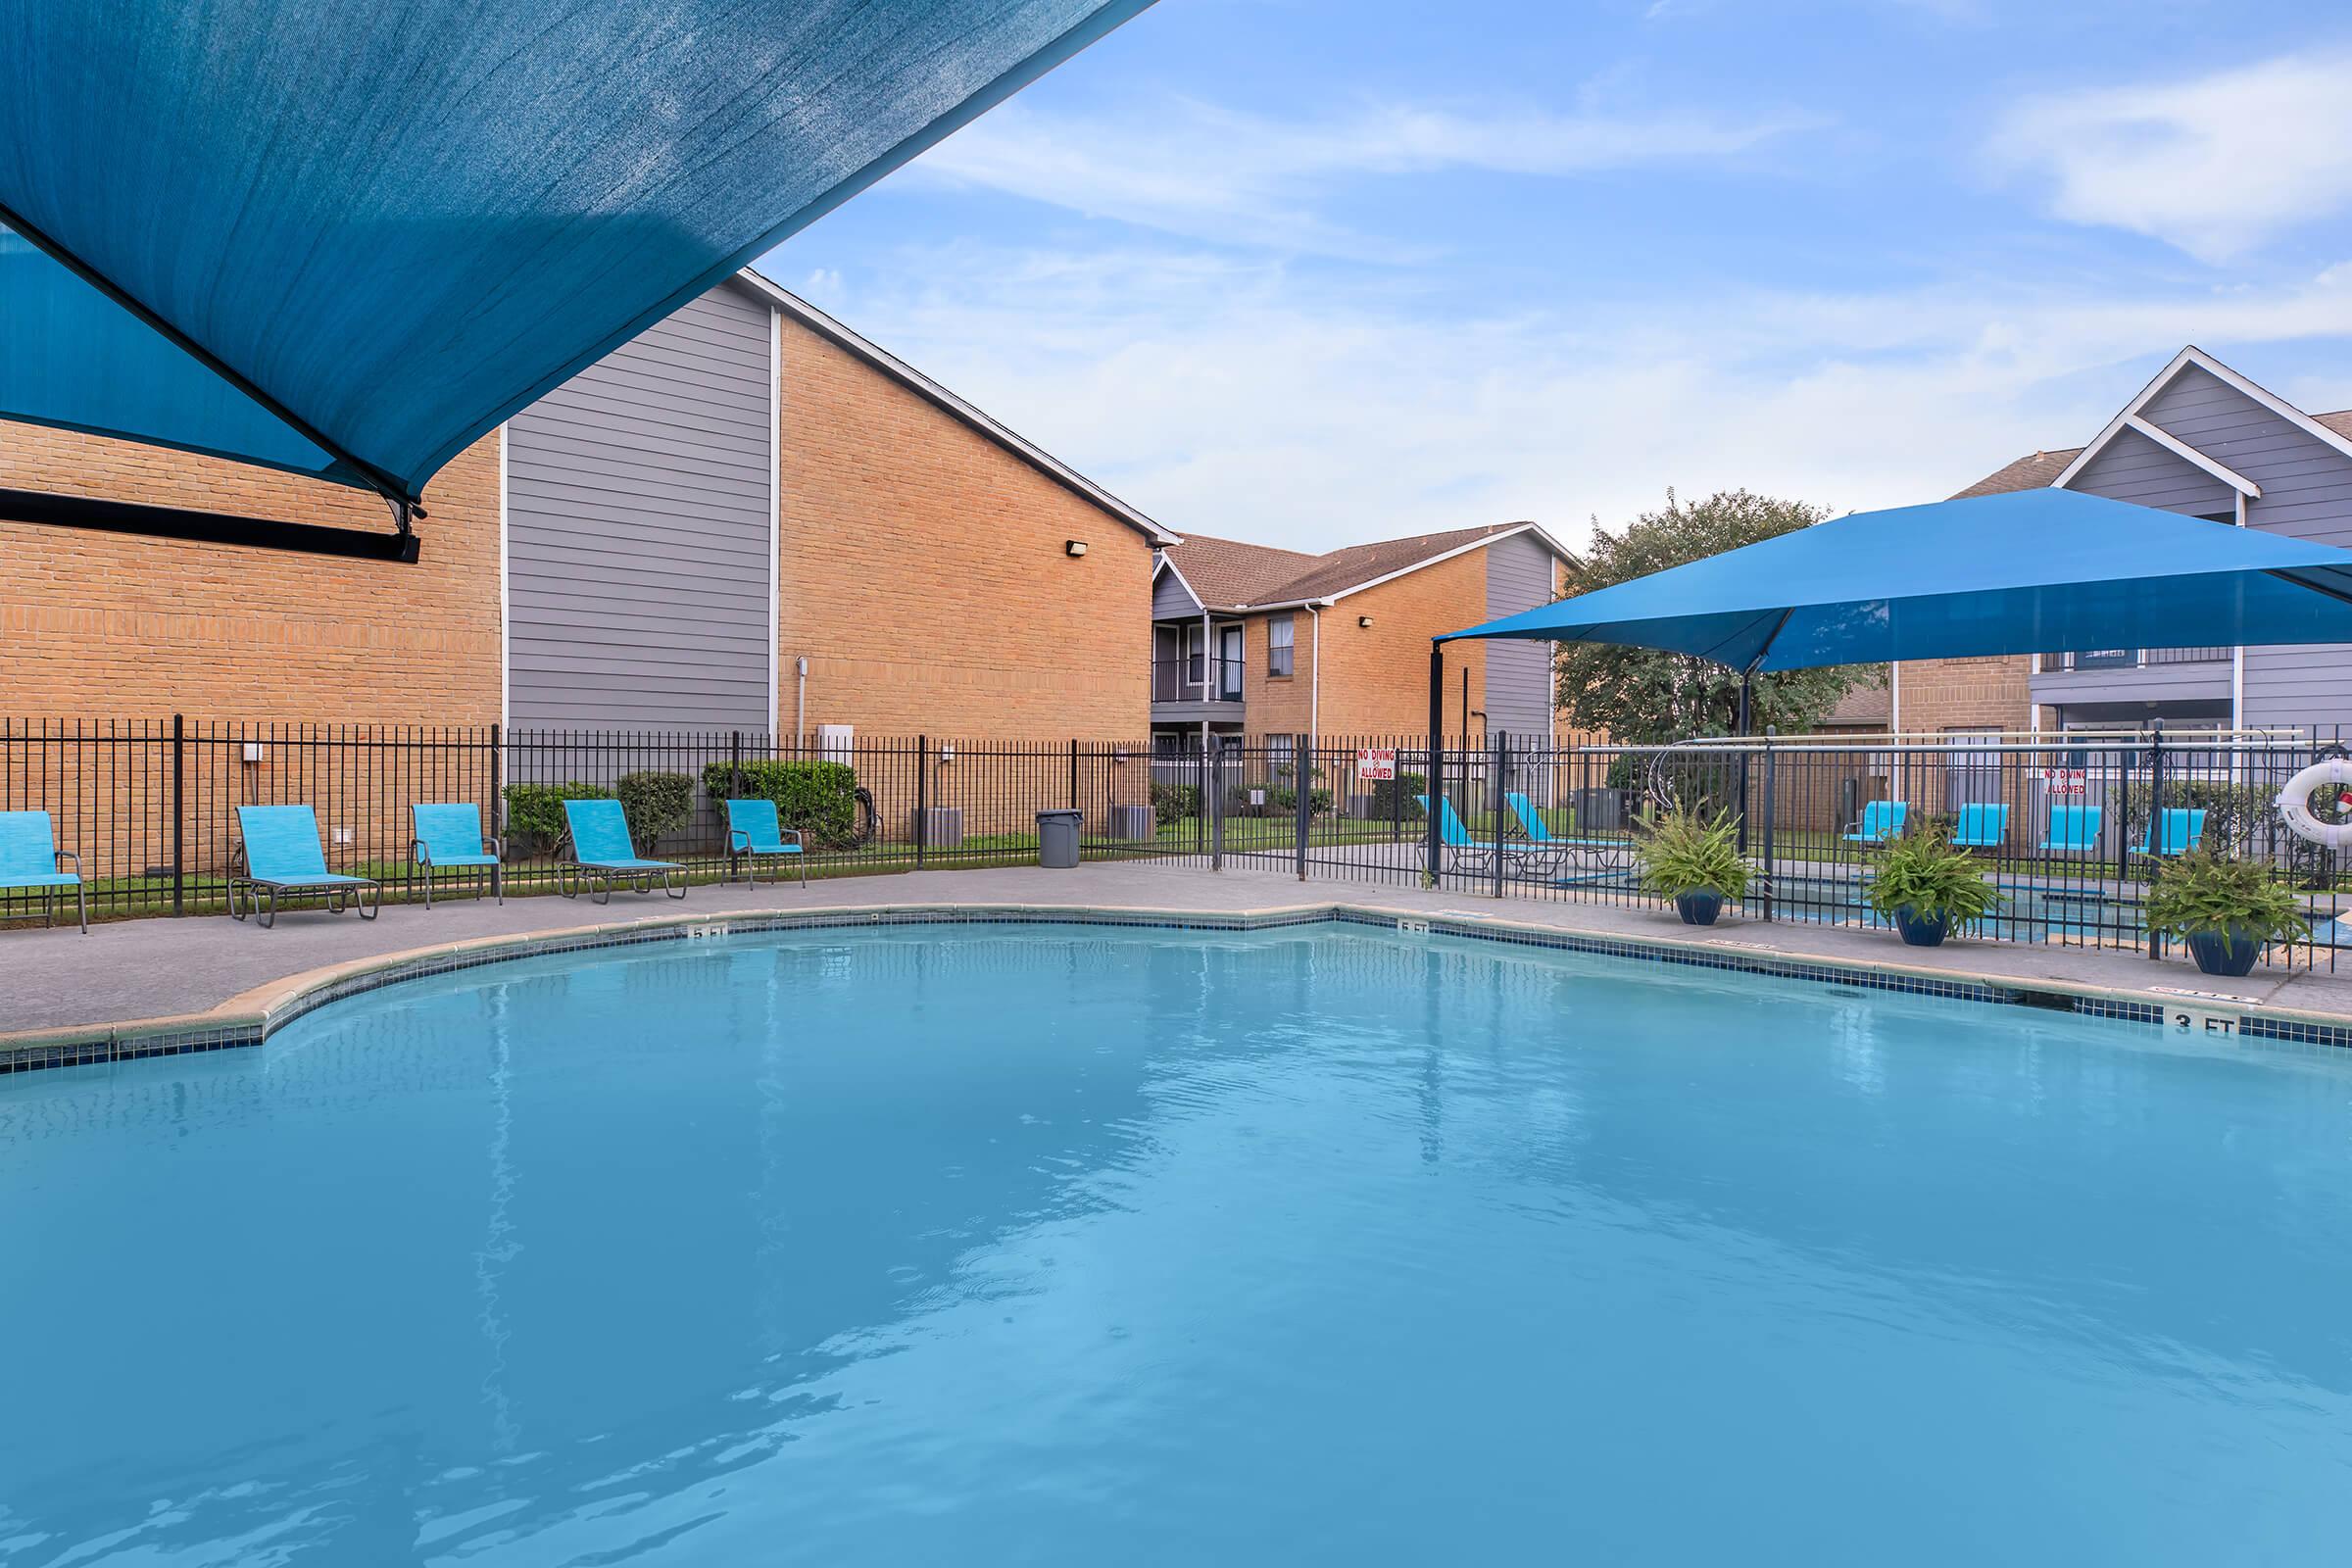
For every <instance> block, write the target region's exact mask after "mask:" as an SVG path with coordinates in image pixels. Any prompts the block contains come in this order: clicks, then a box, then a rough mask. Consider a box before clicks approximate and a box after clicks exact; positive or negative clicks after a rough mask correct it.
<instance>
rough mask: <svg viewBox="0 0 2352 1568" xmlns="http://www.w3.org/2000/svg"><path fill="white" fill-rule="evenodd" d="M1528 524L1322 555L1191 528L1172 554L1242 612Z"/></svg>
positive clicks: (1194, 579)
mask: <svg viewBox="0 0 2352 1568" xmlns="http://www.w3.org/2000/svg"><path fill="white" fill-rule="evenodd" d="M1526 526H1527V524H1526V523H1523V522H1495V523H1488V524H1486V525H1485V526H1483V527H1477V528H1449V529H1447V530H1446V531H1445V532H1443V533H1417V534H1413V535H1411V536H1410V537H1408V538H1404V539H1383V540H1379V541H1378V542H1376V543H1373V544H1364V545H1348V546H1345V547H1343V548H1341V549H1338V550H1334V551H1332V552H1330V553H1329V554H1327V555H1321V556H1310V555H1305V554H1302V553H1300V552H1299V551H1296V550H1273V549H1269V548H1267V547H1266V546H1264V545H1246V544H1243V543H1241V542H1239V541H1238V540H1233V539H1208V538H1203V537H1202V536H1201V535H1200V534H1197V533H1188V534H1186V535H1185V536H1184V543H1183V544H1181V545H1177V546H1176V547H1174V548H1173V549H1171V550H1170V551H1169V552H1168V557H1169V559H1170V560H1172V561H1174V562H1175V563H1176V569H1177V570H1179V571H1181V572H1183V573H1184V580H1185V581H1186V582H1189V583H1191V584H1192V585H1193V592H1194V593H1196V594H1198V595H1199V596H1200V597H1201V601H1202V602H1203V603H1204V604H1205V605H1206V606H1207V607H1208V608H1210V609H1212V610H1239V609H1241V608H1243V607H1245V606H1249V605H1281V604H1290V603H1292V602H1294V601H1297V600H1302V599H1320V598H1323V597H1324V596H1325V595H1328V594H1336V593H1342V592H1345V591H1346V590H1348V589H1349V588H1354V587H1357V586H1359V585H1361V584H1363V583H1367V582H1371V581H1373V580H1374V579H1376V578H1380V577H1386V576H1389V575H1391V574H1392V573H1395V572H1399V571H1403V570H1406V569H1407V568H1409V567H1412V566H1417V565H1420V564H1422V563H1424V562H1427V561H1431V560H1434V559H1435V558H1437V557H1439V556H1442V555H1445V554H1446V552H1447V551H1449V550H1458V549H1460V548H1461V547H1462V546H1464V545H1467V544H1474V543H1476V542H1477V541H1479V540H1481V539H1486V538H1490V537H1492V536H1493V535H1495V534H1498V533H1508V532H1510V531H1511V530H1512V529H1514V528H1524V527H1526Z"/></svg>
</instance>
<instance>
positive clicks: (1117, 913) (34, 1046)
mask: <svg viewBox="0 0 2352 1568" xmlns="http://www.w3.org/2000/svg"><path fill="white" fill-rule="evenodd" d="M1324 924H1339V925H1348V926H1358V927H1365V928H1370V929H1377V930H1386V931H1391V932H1396V931H1403V932H1406V933H1408V934H1416V935H1419V934H1426V935H1431V936H1444V937H1454V938H1462V939H1467V940H1472V941H1480V942H1496V943H1502V944H1505V945H1508V946H1514V947H1531V948H1544V949H1549V950H1551V951H1555V952H1562V953H1578V954H1587V955H1592V956H1601V957H1610V958H1623V959H1631V960H1635V961H1639V962H1645V963H1664V964H1672V965H1679V966H1683V967H1690V968H1701V969H1714V970H1722V971H1730V972H1736V973H1743V974H1756V975H1764V976H1769V977H1772V978H1775V979H1786V980H1798V981H1804V982H1807V983H1812V984H1821V985H1836V986H1845V987H1851V988H1858V989H1863V990H1871V991H1881V992H1889V993H1895V994H1901V995H1909V996H1923V997H1933V998H1936V999H1938V1000H1942V1001H1950V1002H1971V1003H1978V1004H1983V1005H1996V1006H2018V1005H2023V1006H2035V1007H2042V1008H2047V1009H2052V1010H2059V1011H2071V1012H2075V1013H2078V1014H2081V1015H2083V1016H2087V1017H2096V1018H2108V1019H2114V1020H2118V1021H2122V1022H2127V1023H2135V1024H2142V1025H2148V1026H2153V1027H2157V1028H2163V1027H2164V1026H2165V1025H2166V1022H2167V1019H2168V1011H2169V1009H2168V1007H2167V1006H2166V1005H2164V1004H2161V1003H2156V1002H2149V1001H2145V1000H2141V999H2140V998H2137V997H2132V996H2129V995H2125V994H2121V993H2116V992H2108V991H2101V990H2098V989H2096V988H2090V987H2081V986H2075V985H2070V984H2067V983H2063V982H2049V983H2045V984H2026V983H2021V982H2017V981H2012V980H2000V979H1993V978H1989V977H1985V978H1975V977H1970V976H1966V975H1958V974H1947V973H1941V972H1935V971H1921V970H1916V969H1907V968H1903V967H1899V966H1895V965H1875V964H1868V963H1855V962H1840V961H1838V960H1835V959H1827V958H1808V957H1800V956H1792V955H1789V954H1784V953H1777V952H1772V951H1768V950H1763V949H1761V948H1755V949H1749V950H1747V951H1740V950H1736V949H1734V948H1732V947H1729V946H1727V945H1726V944H1724V943H1723V942H1721V941H1712V942H1711V941H1708V940H1704V939H1702V940H1698V941H1676V940H1674V939H1672V938H1667V937H1657V938H1627V937H1614V936H1600V935H1595V934H1592V933H1587V932H1578V931H1567V930H1561V929H1557V928H1553V927H1546V926H1538V925H1528V924H1521V923H1517V922H1513V921H1509V920H1504V919H1499V918H1495V917H1491V916H1486V915H1468V916H1464V915H1448V914H1445V913H1438V912H1430V913H1422V912H1417V911H1413V910H1406V909H1397V908H1387V907H1366V906H1361V905H1352V904H1341V903H1332V904H1309V905H1301V906H1298V907H1290V908H1281V909H1261V910H1244V911H1234V912H1230V913H1219V912H1200V911H1184V910H1153V909H1136V908H1117V907H1101V906H1058V905H968V906H951V905H878V906H870V907H843V908H829V909H806V910H775V911H737V912H732V913H728V914H722V915H713V916H705V915H669V916H661V917H656V918H654V919H651V920H639V921H631V922H625V923H620V924H616V925H610V926H597V927H589V928H585V929H581V930H575V931H564V932H552V933H547V934H544V935H539V936H522V937H494V938H483V939H479V940H477V941H474V942H470V943H466V944H462V945H460V946H457V947H452V948H448V949H442V950H435V951H427V952H422V953H410V954H405V955H394V956H389V957H376V958H367V959H358V960H353V961H351V962H348V963H344V964H339V965H334V966H331V967H329V968H327V969H323V970H317V971H313V972H312V973H310V974H306V975H295V976H291V977H289V978H287V979H285V980H281V981H277V982H274V983H272V984H271V985H269V986H265V987H261V988H258V989H257V990H256V991H254V992H249V993H247V994H246V995H244V996H242V997H236V998H231V999H230V1000H229V1001H228V1002H226V1003H224V1004H222V1005H221V1007H219V1008H216V1009H215V1010H214V1011H213V1012H212V1013H209V1014H204V1015H200V1016H197V1017H189V1018H173V1019H154V1020H148V1021H146V1022H142V1023H128V1024H120V1025H115V1026H113V1027H111V1028H91V1029H80V1030H66V1031H57V1032H54V1033H52V1034H50V1035H48V1036H46V1037H39V1036H36V1037H22V1036H21V1037H18V1038H19V1040H20V1041H22V1042H23V1043H21V1044H15V1045H11V1044H9V1043H8V1041H7V1040H6V1039H5V1038H0V1075H5V1074H10V1073H19V1072H34V1071H40V1070H43V1069H47V1068H53V1067H75V1066H90V1065H99V1064H105V1063H112V1062H122V1061H137V1060H143V1059H146V1058H149V1057H154V1056H172V1055H182V1054H189V1053H194V1052H208V1051H221V1050H227V1049H230V1048H233V1047H242V1046H258V1045H260V1044H262V1043H263V1042H264V1041H266V1040H267V1039H268V1038H269V1037H270V1035H272V1034H274V1033H276V1032H277V1031H278V1030H279V1029H282V1028H284V1027H286V1026H287V1025H288V1024H290V1023H292V1022H294V1021H295V1020H296V1019H298V1018H301V1017H304V1016H307V1015H308V1014H310V1013H312V1012H315V1011H317V1010H318V1009H319V1008H320V1007H323V1006H328V1005H332V1004H334V1003H337V1002H342V1001H346V1000H348V999H350V998H352V997H356V996H362V995H365V994H367V993H368V992H371V991H377V990H381V989H383V988H384V987H386V986H393V985H400V984H403V983H406V982H408V981H411V980H422V979H429V978H432V977H434V976H438V975H445V974H453V973H457V972H460V971H463V970H466V969H474V968H481V967H484V966H486V965H489V964H495V963H511V962H514V961H515V960H517V959H522V958H534V957H546V956H557V955H562V954H567V953H582V952H589V951H594V950H598V949H606V948H626V947H639V946H645V945H649V944H654V943H669V942H689V941H709V940H715V939H723V938H727V937H735V936H749V935H757V934H760V933H763V932H772V931H815V930H841V929H855V928H865V929H872V928H877V927H901V926H924V925H1095V926H1125V927H1146V928H1152V929H1156V930H1173V931H1230V932H1250V931H1270V930H1281V929H1285V928H1289V927H1295V926H1304V925H1324ZM2208 1010H2215V1009H2208ZM2219 1010H2221V1011H2222V1012H2223V1013H2224V1015H2225V1016H2227V1015H2229V1014H2230V1013H2232V1012H2233V1013H2234V1014H2235V1017H2234V1028H2235V1032H2236V1033H2237V1034H2238V1035H2239V1036H2240V1037H2242V1038H2246V1039H2254V1040H2263V1041H2270V1042H2277V1043H2279V1044H2284V1045H2301V1046H2312V1047H2327V1048H2332V1049H2352V1024H2347V1023H2338V1022H2333V1021H2329V1020H2328V1019H2327V1018H2326V1017H2321V1016H2314V1015H2309V1014H2299V1013H2292V1012H2286V1011H2281V1010H2278V1009H2267V1010H2256V1009H2252V1008H2245V1009H2242V1010H2241V1009H2235V1008H2231V1009H2219Z"/></svg>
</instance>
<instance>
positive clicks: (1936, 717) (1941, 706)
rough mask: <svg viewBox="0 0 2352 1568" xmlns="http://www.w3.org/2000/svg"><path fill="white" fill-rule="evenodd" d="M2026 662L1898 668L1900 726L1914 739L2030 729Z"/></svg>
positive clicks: (1924, 663)
mask: <svg viewBox="0 0 2352 1568" xmlns="http://www.w3.org/2000/svg"><path fill="white" fill-rule="evenodd" d="M2031 662H2032V661H2031V658H2030V656H2028V655H2025V654H2013V655H2009V656H2006V657H2003V658H1997V659H1914V660H1908V661H1906V662H1904V663H1903V666H1902V718H1901V722H1902V727H1903V728H1904V729H1905V730H1906V731H1908V732H1910V733H1912V734H1915V735H1922V734H1924V735H1934V734H1941V733H1943V732H1944V731H1947V730H1982V731H1987V732H1990V731H2000V732H2003V733H2009V734H2015V733H2018V732H2020V731H2023V730H2027V729H2030V728H2032V727H2033V722H2034V709H2033V695H2032V691H2031V688H2030V684H2029V680H2028V670H2029V667H2030V665H2031Z"/></svg>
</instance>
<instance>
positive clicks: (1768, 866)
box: [1764, 724, 1780, 920]
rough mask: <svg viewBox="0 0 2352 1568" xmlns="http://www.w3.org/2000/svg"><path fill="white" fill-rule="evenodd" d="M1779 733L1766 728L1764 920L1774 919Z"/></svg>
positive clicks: (1770, 727)
mask: <svg viewBox="0 0 2352 1568" xmlns="http://www.w3.org/2000/svg"><path fill="white" fill-rule="evenodd" d="M1779 733H1780V731H1779V728H1778V726H1776V725H1772V724H1767V725H1765V726H1764V918H1765V919H1767V920H1770V919H1771V918H1772V873H1773V860H1772V852H1773V843H1772V827H1773V821H1772V818H1773V782H1774V779H1773V775H1774V773H1775V772H1776V771H1777V770H1778V769H1777V762H1776V760H1775V759H1774V757H1773V752H1772V743H1773V739H1774V737H1775V736H1777V735H1778V734H1779Z"/></svg>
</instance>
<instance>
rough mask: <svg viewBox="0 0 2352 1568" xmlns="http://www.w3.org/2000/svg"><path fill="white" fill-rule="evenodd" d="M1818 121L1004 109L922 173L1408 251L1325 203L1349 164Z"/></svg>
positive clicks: (1173, 219)
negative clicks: (1276, 116)
mask: <svg viewBox="0 0 2352 1568" xmlns="http://www.w3.org/2000/svg"><path fill="white" fill-rule="evenodd" d="M1818 123H1821V122H1820V121H1819V120H1818V119H1817V118H1816V117H1813V116H1810V115H1806V114H1799V113H1789V114H1783V115H1776V116H1765V117H1758V118H1750V119H1746V120H1740V121H1728V120H1721V119H1716V118H1712V117H1709V116H1705V115H1698V114H1685V113H1671V112H1670V113H1642V114H1616V113H1611V112H1608V111H1606V110H1603V109H1601V108H1599V107H1597V106H1588V107H1586V108H1584V109H1582V110H1580V111H1578V112H1576V113H1572V114H1560V113H1556V112H1552V111H1548V110H1541V109H1532V108H1523V109H1506V110H1492V111H1483V112H1478V113H1469V112H1464V111H1462V110H1459V109H1453V108H1437V107H1424V106H1412V105H1389V106H1383V107H1377V108H1369V109H1365V110H1362V111H1359V112H1357V113H1353V114H1348V115H1343V116H1336V117H1330V118H1325V119H1321V120H1310V121H1292V120H1271V119H1267V118H1265V117H1262V116H1258V115H1251V114H1246V113H1242V112H1240V111H1236V110H1231V109H1225V108H1220V107H1217V106H1215V105H1211V104H1206V103H1201V102H1198V101H1194V100H1186V99H1179V100H1174V101H1171V102H1170V103H1169V104H1167V105H1166V106H1165V108H1164V110H1163V111H1162V112H1161V113H1159V114H1157V115H1144V114H1138V113H1133V112H1123V113H1121V114H1119V115H1117V116H1116V117H1114V118H1110V119H1106V120H1102V121H1095V120H1088V119H1080V118H1074V117H1070V116H1066V115H1060V114H1052V113H1046V112H1042V111H1038V110H1034V109H1030V108H1027V107H1025V106H1023V105H1021V104H1018V103H1014V104H1008V105H1005V107H1004V108H1001V109H999V110H997V111H996V112H995V113H993V114H991V115H988V116H986V117H984V118H983V119H981V120H979V121H977V122H975V123H973V124H971V125H969V126H967V127H966V128H964V129H963V130H961V131H959V132H957V133H956V135H955V136H953V137H951V138H949V139H948V140H947V141H946V142H944V143H942V144H941V145H940V146H939V147H937V148H934V149H933V150H932V151H931V152H929V153H927V154H925V155H924V156H923V158H922V159H921V160H919V161H918V162H917V163H916V164H915V165H914V166H913V168H914V169H915V170H916V171H920V175H919V176H918V177H925V178H930V179H934V180H944V181H949V182H953V183H958V184H963V185H972V186H981V187H985V188H988V189H991V190H998V191H1004V192H1006V193H1008V194H1011V195H1016V196H1021V197H1024V198H1027V199H1029V200H1033V201H1040V202H1046V203H1050V204H1052V205H1054V206H1057V207H1063V208H1067V209H1069V210H1071V211H1074V212H1079V213H1083V214H1086V215H1088V216H1090V217H1101V218H1112V219H1117V220H1120V221H1125V222H1131V223H1138V224H1142V225H1144V226H1147V227H1152V228H1158V229H1164V230H1166V231H1168V232H1171V233H1176V234H1183V235H1187V236H1190V237H1193V238H1201V239H1213V240H1216V241H1218V242H1220V243H1242V244H1258V245H1270V246H1276V247H1280V248H1283V249H1291V250H1301V251H1311V252H1319V253H1325V254H1339V255H1353V256H1362V255H1374V254H1377V255H1383V256H1384V257H1385V258H1386V259H1392V260H1407V259H1411V254H1412V253H1410V252H1409V250H1407V249H1406V248H1403V247H1398V246H1397V245H1395V244H1394V243H1393V242H1390V241H1386V240H1379V239H1374V238H1372V237H1370V236H1367V235H1363V234H1359V233H1355V232H1353V231H1351V230H1349V229H1348V228H1347V227H1346V226H1345V225H1343V224H1340V223H1336V222H1333V221H1329V220H1327V219H1325V218H1324V217H1322V216H1321V215H1320V214H1319V213H1318V212H1317V211H1316V207H1317V205H1318V202H1319V201H1320V200H1322V199H1324V198H1327V197H1328V196H1329V195H1330V194H1331V191H1332V189H1333V187H1334V185H1335V184H1337V183H1338V182H1340V181H1342V180H1344V179H1345V178H1347V177H1348V176H1374V177H1378V176H1396V175H1407V174H1426V173H1435V172H1445V171H1453V170H1487V171H1493V172H1503V173H1513V174H1527V175H1537V176H1549V177H1566V176H1571V175H1577V174H1587V173H1593V172H1598V171H1602V170H1612V169H1627V168H1635V167H1642V166H1650V165H1662V164H1678V163H1689V162H1692V161H1705V160H1720V159H1726V158H1732V157H1736V156H1739V155H1740V154H1743V153H1747V152H1749V151H1751V150H1753V149H1755V148H1757V147H1759V146H1761V145H1762V144H1764V143H1766V142H1769V141H1771V140H1773V139H1775V138H1776V137H1780V136H1783V135H1786V134H1788V133H1789V132H1791V131H1794V130H1797V129H1801V128H1806V127H1809V126H1812V125H1815V124H1818Z"/></svg>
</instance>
